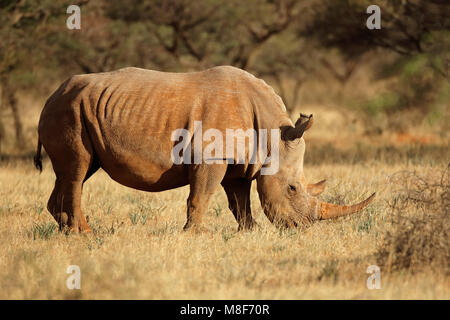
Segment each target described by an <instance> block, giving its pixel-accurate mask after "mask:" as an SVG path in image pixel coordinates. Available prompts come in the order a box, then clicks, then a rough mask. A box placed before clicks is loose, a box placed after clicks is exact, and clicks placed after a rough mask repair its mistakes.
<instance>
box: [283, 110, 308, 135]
mask: <svg viewBox="0 0 450 320" xmlns="http://www.w3.org/2000/svg"><path fill="white" fill-rule="evenodd" d="M312 124H313V115H312V114H310V115H309V116H307V115H305V114H303V113H300V118H298V120H297V121H296V122H295V127H289V126H285V127H281V137H282V139H283V140H295V139H298V138H301V137H302V136H303V133H305V131H306V130H308V129H309V128H311V126H312Z"/></svg>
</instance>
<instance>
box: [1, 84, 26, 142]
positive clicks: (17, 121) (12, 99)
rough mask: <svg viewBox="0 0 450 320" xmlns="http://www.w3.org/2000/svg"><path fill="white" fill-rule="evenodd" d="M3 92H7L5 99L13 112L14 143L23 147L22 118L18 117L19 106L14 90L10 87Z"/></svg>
mask: <svg viewBox="0 0 450 320" xmlns="http://www.w3.org/2000/svg"><path fill="white" fill-rule="evenodd" d="M6 91H7V92H5V93H6V94H7V99H8V103H9V106H10V107H11V111H12V114H13V119H14V129H15V133H16V144H17V146H18V147H23V145H24V141H25V140H24V137H23V126H22V120H21V117H20V112H19V107H18V105H17V98H16V92H15V90H13V89H11V88H10V87H7V88H6Z"/></svg>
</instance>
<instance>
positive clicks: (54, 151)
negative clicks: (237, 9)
mask: <svg viewBox="0 0 450 320" xmlns="http://www.w3.org/2000/svg"><path fill="white" fill-rule="evenodd" d="M59 132H61V134H52V135H50V133H48V134H47V132H45V131H44V132H42V133H40V138H41V141H42V144H43V145H44V147H45V150H46V152H47V154H48V156H49V158H50V160H51V161H52V165H53V171H54V172H55V175H56V181H55V187H54V189H53V192H52V194H51V196H50V199H49V201H48V205H47V208H48V210H49V212H50V213H51V214H52V216H53V217H54V218H55V220H56V221H57V222H58V224H59V228H60V230H64V229H69V231H73V232H75V233H78V232H80V231H81V232H83V233H87V232H91V229H90V227H89V225H88V224H87V221H86V218H85V217H84V215H83V213H82V212H81V191H82V189H83V182H84V181H85V180H87V179H88V178H89V177H90V176H91V175H92V174H93V173H95V171H97V170H98V168H99V164H98V163H95V162H94V153H93V150H92V147H91V145H90V142H89V140H88V137H87V134H86V133H85V132H83V133H78V134H77V133H75V132H73V131H70V130H67V131H66V130H64V128H63V129H62V130H60V131H59Z"/></svg>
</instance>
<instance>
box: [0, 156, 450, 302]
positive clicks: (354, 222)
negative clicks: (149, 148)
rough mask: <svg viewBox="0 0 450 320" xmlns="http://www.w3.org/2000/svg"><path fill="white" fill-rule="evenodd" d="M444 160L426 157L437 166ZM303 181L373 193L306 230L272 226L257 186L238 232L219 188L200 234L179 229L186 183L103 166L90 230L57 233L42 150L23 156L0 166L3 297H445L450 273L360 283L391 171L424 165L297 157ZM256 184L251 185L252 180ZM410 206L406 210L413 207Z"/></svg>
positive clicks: (94, 184)
mask: <svg viewBox="0 0 450 320" xmlns="http://www.w3.org/2000/svg"><path fill="white" fill-rule="evenodd" d="M443 165H444V164H442V163H441V164H440V165H439V164H437V165H436V166H427V167H426V169H427V170H428V171H431V172H432V171H433V170H440V169H442V166H443ZM305 169H306V174H307V178H308V179H310V180H311V181H317V180H320V179H323V178H327V179H328V186H327V189H326V191H325V192H324V193H323V194H322V195H321V198H322V199H323V200H326V201H331V202H335V203H353V202H357V201H359V200H361V199H363V198H364V197H366V196H368V195H369V194H370V193H371V192H373V191H377V192H378V193H377V198H376V200H375V201H374V202H373V204H371V205H370V206H369V207H368V208H367V209H366V210H364V211H363V212H361V213H360V214H356V215H353V216H350V217H345V218H341V219H338V220H332V221H320V222H318V223H316V224H314V225H312V226H311V227H310V228H307V229H305V230H281V231H280V230H278V229H276V228H275V227H274V226H272V225H271V224H270V222H269V221H268V220H267V219H266V218H265V216H264V214H263V212H262V210H261V207H260V204H259V199H258V195H257V192H256V188H253V191H252V207H253V215H254V217H255V219H256V220H257V222H258V224H259V226H260V228H259V229H258V230H255V231H253V232H243V233H238V232H237V224H236V223H235V221H234V218H233V216H232V214H231V212H230V211H229V210H228V208H227V202H226V197H225V194H224V192H223V191H222V190H220V191H218V192H217V193H216V194H215V196H214V198H213V200H212V202H211V205H210V209H209V211H208V214H207V216H206V217H205V221H204V222H205V226H206V227H207V228H208V229H209V231H210V232H208V233H206V234H201V235H193V234H186V233H184V232H183V231H182V227H183V224H184V222H185V218H186V214H185V208H186V198H187V195H188V188H187V187H184V188H180V189H177V190H171V191H167V192H162V193H145V192H140V191H136V190H133V189H129V188H126V187H124V186H121V185H119V184H117V183H116V182H114V181H113V180H111V179H110V178H109V177H108V176H107V174H106V173H104V172H102V171H100V172H99V173H97V174H96V175H94V176H93V177H92V178H91V179H90V180H89V181H88V182H87V183H86V184H85V187H84V191H83V192H84V195H83V209H84V212H85V214H86V215H88V216H89V224H90V225H91V227H92V228H93V230H94V234H93V235H91V236H81V235H65V234H62V233H59V232H58V231H57V228H55V226H56V225H55V224H54V221H53V218H52V217H51V216H50V214H49V213H48V212H47V211H46V202H47V199H48V196H49V194H50V192H51V189H52V187H53V182H54V175H53V172H52V170H51V165H50V163H49V161H48V159H46V160H45V168H44V171H43V173H42V174H39V173H38V172H37V171H35V170H34V168H33V167H32V165H31V164H30V163H28V162H10V161H9V162H4V163H2V164H1V166H0V286H1V291H0V292H1V293H0V297H1V298H7V299H14V298H19V299H21V298H27V299H36V298H44V299H47V298H83V299H85V298H97V299H100V298H102V299H103V298H107V299H108V298H119V299H122V298H138V299H143V298H149V299H184V298H187V299H225V298H227V299H297V298H299V299H303V298H308V299H309V298H312V299H329V298H331V299H347V298H352V299H365V298H375V299H378V298H379V299H391V298H400V299H409V298H425V299H436V298H439V299H442V298H446V299H448V298H449V297H450V290H449V289H450V287H449V284H450V283H449V279H450V278H449V276H448V270H447V273H446V272H445V268H443V269H442V270H441V271H442V272H436V270H434V269H433V270H431V269H429V268H427V267H426V266H425V268H424V269H423V270H422V271H421V272H418V273H417V272H415V273H412V272H409V271H408V270H401V271H399V272H391V273H387V271H386V269H385V268H383V266H380V267H381V285H382V288H381V289H379V290H369V289H367V287H366V280H367V277H368V276H369V274H367V273H366V269H367V267H368V266H369V265H373V264H377V260H376V255H375V253H376V252H377V247H378V246H379V245H380V241H381V236H382V234H383V233H384V230H385V229H386V228H388V226H389V223H390V214H391V213H392V212H391V210H390V208H389V206H388V201H389V200H391V199H392V188H391V185H390V183H389V177H390V176H391V175H392V174H393V173H395V172H398V171H400V170H406V169H407V170H419V171H420V170H422V171H423V170H425V167H424V166H423V165H418V164H411V163H408V162H405V163H399V164H396V165H394V164H391V165H386V164H385V163H383V162H376V161H373V162H371V163H370V165H367V164H364V163H360V164H353V165H346V164H337V165H336V164H327V163H325V164H318V165H312V164H311V165H308V164H305ZM253 187H255V186H253ZM410 209H411V210H412V211H414V208H410ZM69 265H78V266H80V268H81V278H82V279H81V290H69V289H68V288H67V287H66V279H67V277H68V276H69V275H68V274H66V269H67V267H68V266H69Z"/></svg>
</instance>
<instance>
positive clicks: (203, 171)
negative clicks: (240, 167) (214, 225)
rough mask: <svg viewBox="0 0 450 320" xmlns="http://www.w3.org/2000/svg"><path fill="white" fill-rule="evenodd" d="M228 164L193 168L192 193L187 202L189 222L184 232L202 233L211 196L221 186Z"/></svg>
mask: <svg viewBox="0 0 450 320" xmlns="http://www.w3.org/2000/svg"><path fill="white" fill-rule="evenodd" d="M226 170H227V165H226V164H201V165H195V166H191V168H190V172H189V184H190V193H189V197H188V200H187V222H186V224H185V226H184V230H185V231H187V230H193V231H199V232H202V231H204V230H205V229H204V228H203V227H202V226H201V222H202V218H203V215H204V214H205V212H206V211H207V210H208V205H209V202H210V200H211V196H212V195H213V194H214V192H215V191H216V190H217V187H218V186H219V185H220V182H221V181H222V179H223V177H224V176H225V172H226Z"/></svg>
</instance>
